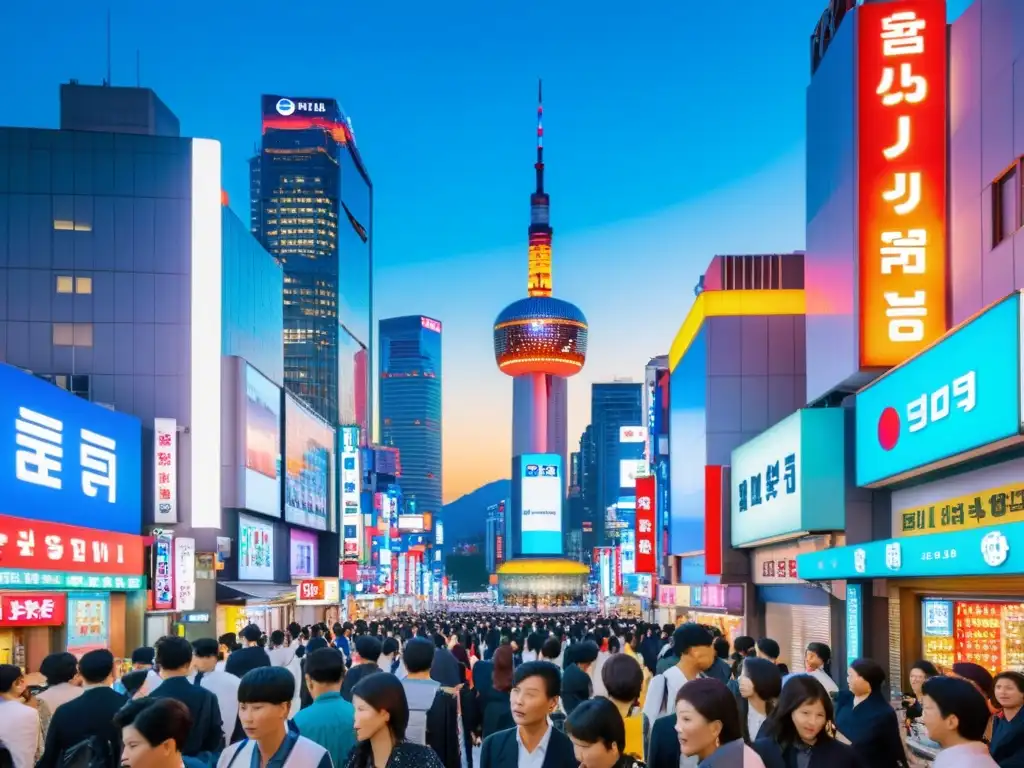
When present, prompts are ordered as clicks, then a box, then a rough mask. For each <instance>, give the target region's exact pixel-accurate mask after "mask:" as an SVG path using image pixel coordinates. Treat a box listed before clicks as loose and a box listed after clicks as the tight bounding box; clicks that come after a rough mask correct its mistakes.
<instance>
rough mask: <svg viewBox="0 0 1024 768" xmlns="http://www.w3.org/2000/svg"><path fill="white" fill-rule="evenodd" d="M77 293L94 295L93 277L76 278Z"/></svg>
mask: <svg viewBox="0 0 1024 768" xmlns="http://www.w3.org/2000/svg"><path fill="white" fill-rule="evenodd" d="M75 293H92V278H91V277H76V278H75Z"/></svg>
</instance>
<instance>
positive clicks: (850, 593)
mask: <svg viewBox="0 0 1024 768" xmlns="http://www.w3.org/2000/svg"><path fill="white" fill-rule="evenodd" d="M863 594H864V588H863V586H862V585H860V584H847V585H846V664H847V666H849V665H850V664H852V663H853V662H855V661H856V660H857V659H859V658H860V656H861V648H862V644H861V637H862V636H863V634H864V611H863V608H862V603H863V600H862V598H863Z"/></svg>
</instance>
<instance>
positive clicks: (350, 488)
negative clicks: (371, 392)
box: [339, 427, 398, 563]
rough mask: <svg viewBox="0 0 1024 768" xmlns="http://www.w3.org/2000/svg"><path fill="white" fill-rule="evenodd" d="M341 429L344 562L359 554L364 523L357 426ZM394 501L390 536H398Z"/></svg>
mask: <svg viewBox="0 0 1024 768" xmlns="http://www.w3.org/2000/svg"><path fill="white" fill-rule="evenodd" d="M340 429H341V451H339V453H340V457H339V458H340V461H341V525H342V559H343V560H344V561H345V562H347V563H355V562H358V561H359V557H360V555H361V554H362V547H361V539H360V530H361V528H362V524H363V516H362V507H361V505H360V491H361V489H362V480H361V478H362V472H361V471H360V467H359V464H360V462H359V458H360V457H359V427H341V428H340ZM395 501H396V503H395V510H394V513H395V521H394V524H393V526H392V527H393V528H394V529H395V531H394V532H393V533H392V535H397V529H398V521H397V517H398V514H397V513H398V509H397V499H396V500H395ZM389 522H390V521H389Z"/></svg>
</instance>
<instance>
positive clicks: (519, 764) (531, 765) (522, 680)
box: [478, 661, 579, 768]
mask: <svg viewBox="0 0 1024 768" xmlns="http://www.w3.org/2000/svg"><path fill="white" fill-rule="evenodd" d="M561 690H562V676H561V673H560V672H559V669H558V667H556V666H555V665H554V664H552V663H551V662H548V661H528V662H526V663H524V664H520V665H519V667H518V668H517V669H516V671H515V676H514V678H513V682H512V719H513V720H515V723H516V727H515V728H509V729H508V730H505V731H498V732H497V733H494V734H491V735H490V736H488V737H487V738H486V739H484V744H483V747H482V748H481V750H480V765H479V767H478V768H575V766H578V765H579V761H578V760H577V759H576V757H575V755H574V754H573V748H572V742H571V741H570V740H569V737H568V736H566V735H565V734H564V733H562V732H561V731H559V730H558V729H557V728H555V727H553V726H552V725H551V722H550V720H549V718H550V716H551V715H552V714H553V713H554V711H555V709H556V708H557V707H558V696H559V694H560V693H561Z"/></svg>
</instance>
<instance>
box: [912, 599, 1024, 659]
mask: <svg viewBox="0 0 1024 768" xmlns="http://www.w3.org/2000/svg"><path fill="white" fill-rule="evenodd" d="M922 618H923V622H922V628H923V634H924V642H923V650H924V658H925V659H927V660H928V661H931V662H932V663H933V664H936V665H937V666H939V667H940V668H947V669H948V668H949V667H951V666H952V665H953V664H954V663H955V662H960V661H969V662H973V663H974V664H979V665H981V666H983V667H985V669H987V670H989V671H990V672H992V673H993V674H995V673H997V672H1002V671H1004V670H1016V671H1022V670H1024V604H1020V603H1008V602H997V601H994V600H985V601H968V600H956V601H953V600H940V599H926V600H924V601H922Z"/></svg>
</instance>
